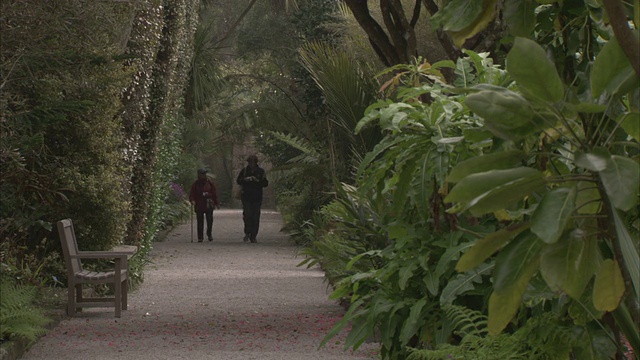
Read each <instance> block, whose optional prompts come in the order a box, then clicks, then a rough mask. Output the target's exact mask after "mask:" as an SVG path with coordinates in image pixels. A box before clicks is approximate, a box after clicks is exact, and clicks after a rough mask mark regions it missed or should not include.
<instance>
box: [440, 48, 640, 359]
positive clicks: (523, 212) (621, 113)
mask: <svg viewBox="0 0 640 360" xmlns="http://www.w3.org/2000/svg"><path fill="white" fill-rule="evenodd" d="M532 60H534V61H533V62H532ZM507 61H508V63H507V71H508V73H509V75H510V76H511V77H512V79H513V80H514V82H513V83H510V84H508V85H507V86H504V87H487V86H477V87H472V88H469V90H468V91H469V92H470V94H469V96H468V97H467V98H466V101H465V103H466V104H467V105H468V106H469V108H470V109H471V110H472V111H473V112H474V113H475V114H477V115H478V116H480V117H482V119H483V120H484V128H485V129H487V130H488V131H490V132H491V133H492V135H493V136H495V137H496V138H498V139H501V140H503V141H504V142H503V145H502V146H500V147H495V148H494V151H492V152H487V153H486V154H484V155H482V156H479V157H475V158H472V159H468V160H467V161H465V162H462V163H460V164H458V166H456V167H455V168H454V169H453V170H452V172H451V174H449V176H448V181H449V182H451V183H455V184H456V185H455V186H454V187H453V189H452V190H451V192H450V193H449V194H448V195H447V197H446V199H445V200H446V201H447V202H450V203H454V204H455V205H454V207H453V208H452V209H451V212H456V213H461V212H465V211H468V212H470V213H471V214H472V215H473V216H482V215H485V214H496V216H498V217H499V218H501V219H503V220H509V221H510V222H511V225H510V226H509V227H505V228H502V229H500V230H498V231H497V232H495V233H491V234H488V235H487V236H486V237H484V238H482V239H480V240H478V241H477V242H476V244H475V245H474V247H472V248H471V249H470V250H469V251H468V252H466V253H465V255H464V256H463V257H462V258H461V259H460V261H459V262H458V264H457V266H456V269H457V270H458V271H461V272H464V271H467V270H469V269H472V268H474V267H476V266H478V265H480V264H482V263H484V262H485V260H487V259H489V258H490V257H491V256H492V255H493V254H494V253H496V252H498V256H497V258H496V268H495V270H494V274H493V278H494V282H493V292H492V295H491V297H490V299H489V330H490V332H491V333H492V334H496V333H499V332H501V331H502V330H503V329H505V328H506V327H507V326H508V325H509V323H510V322H511V321H512V319H513V317H514V316H516V315H517V314H518V312H519V311H521V309H522V307H521V304H522V299H523V296H524V295H525V293H526V291H527V284H528V283H529V282H530V281H531V280H533V279H535V278H536V277H538V276H541V277H542V279H544V281H545V282H546V284H547V285H548V286H549V288H550V289H552V290H553V291H556V292H557V293H558V295H557V296H556V298H555V301H559V302H562V303H567V305H566V306H565V307H564V311H567V312H568V313H567V315H568V316H569V317H572V318H574V319H575V321H583V319H584V318H591V319H593V320H598V321H601V320H603V317H605V318H606V314H607V313H610V314H611V315H613V317H614V318H615V319H616V321H615V322H616V324H617V326H618V327H619V329H620V330H621V331H622V332H623V333H624V335H625V336H626V337H627V338H628V339H629V340H630V341H631V344H632V345H633V347H634V349H636V351H637V350H638V349H640V335H639V333H638V329H637V327H634V326H631V324H632V323H633V322H634V319H636V321H637V319H638V312H637V303H638V292H639V291H640V278H639V276H640V275H639V274H640V259H639V257H638V244H637V242H634V240H633V236H632V235H631V231H630V229H629V225H630V224H631V223H633V222H634V221H637V219H638V212H637V209H636V208H635V204H636V203H637V200H638V187H639V186H640V179H639V173H640V168H639V167H638V162H637V159H635V160H634V158H636V157H637V153H638V142H637V141H638V140H637V136H638V134H637V130H634V127H635V129H637V123H638V112H637V106H636V104H634V102H633V100H632V99H633V97H634V96H637V94H638V91H640V88H639V87H638V78H637V74H635V73H634V72H633V70H632V69H631V66H630V64H629V62H628V60H627V59H626V58H625V57H624V55H623V53H622V51H621V49H620V47H619V45H618V44H617V41H616V40H615V38H612V40H611V41H609V42H608V43H607V44H606V45H605V46H604V47H603V49H602V51H600V52H599V53H598V55H597V57H596V59H595V62H594V65H593V68H592V69H591V71H590V74H585V76H586V79H587V80H588V81H589V83H590V88H588V90H590V91H589V92H587V93H581V88H580V87H579V86H577V84H575V83H574V84H564V82H563V81H562V79H561V78H560V76H559V75H558V73H557V70H556V68H555V66H554V64H553V62H551V61H550V60H549V59H548V58H547V56H546V54H545V50H544V49H543V47H542V46H540V45H538V44H536V43H535V42H534V41H532V40H528V39H524V38H517V39H516V40H515V43H514V46H513V48H512V50H511V51H510V52H509V55H508V57H507ZM577 83H579V82H577ZM582 89H584V87H582ZM634 124H635V125H634ZM616 337H617V338H618V340H617V341H616V343H620V341H619V336H616Z"/></svg>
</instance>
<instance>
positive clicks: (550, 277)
mask: <svg viewBox="0 0 640 360" xmlns="http://www.w3.org/2000/svg"><path fill="white" fill-rule="evenodd" d="M583 235H584V233H583V231H582V230H575V231H574V232H573V234H572V235H571V236H568V237H567V238H564V239H562V240H561V241H558V242H557V243H555V244H552V245H547V246H545V247H544V248H543V250H542V253H541V256H540V257H541V259H540V272H541V273H542V276H543V277H544V279H545V281H546V282H547V284H548V285H549V287H550V288H551V289H552V290H554V291H558V290H563V291H564V292H566V293H567V294H568V295H569V296H571V297H572V298H574V299H580V296H581V295H582V293H583V292H584V289H585V288H586V286H587V284H588V283H589V281H590V280H591V278H592V277H593V274H594V273H595V271H596V267H594V264H595V263H596V260H597V244H596V241H595V240H594V239H593V238H592V237H587V236H583Z"/></svg>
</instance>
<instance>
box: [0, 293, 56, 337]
mask: <svg viewBox="0 0 640 360" xmlns="http://www.w3.org/2000/svg"><path fill="white" fill-rule="evenodd" d="M35 297H36V288H35V287H31V286H17V285H15V284H12V283H10V282H9V281H6V280H5V281H2V283H1V284H0V340H6V339H10V338H14V337H24V338H26V339H28V340H30V341H34V340H36V339H37V338H38V336H40V335H42V334H44V333H45V332H46V329H45V328H44V326H45V325H46V324H47V323H49V322H50V321H51V320H50V319H49V318H47V317H46V316H45V314H44V310H42V309H41V308H38V307H36V306H34V305H33V302H34V299H35Z"/></svg>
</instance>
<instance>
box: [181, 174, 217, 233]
mask: <svg viewBox="0 0 640 360" xmlns="http://www.w3.org/2000/svg"><path fill="white" fill-rule="evenodd" d="M189 201H191V205H192V206H193V207H194V211H195V212H196V222H197V223H198V242H202V240H203V239H204V236H203V235H204V234H203V232H204V231H203V230H204V218H205V216H206V218H207V239H209V241H213V235H212V231H213V209H214V208H217V209H220V203H219V201H218V193H217V191H216V185H215V184H214V183H213V180H211V179H209V178H208V177H207V170H206V169H198V179H197V180H196V181H194V182H193V184H192V185H191V191H190V192H189Z"/></svg>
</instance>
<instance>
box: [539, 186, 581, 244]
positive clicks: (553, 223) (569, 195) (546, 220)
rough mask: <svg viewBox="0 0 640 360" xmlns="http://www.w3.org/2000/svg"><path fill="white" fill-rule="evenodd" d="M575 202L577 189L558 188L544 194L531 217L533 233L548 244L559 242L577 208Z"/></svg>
mask: <svg viewBox="0 0 640 360" xmlns="http://www.w3.org/2000/svg"><path fill="white" fill-rule="evenodd" d="M575 201H576V189H575V187H571V188H557V189H553V190H551V191H549V192H548V193H546V194H544V196H543V197H542V201H540V204H539V205H538V207H537V208H536V211H535V212H534V213H533V216H532V217H531V222H532V225H531V232H533V233H534V234H536V235H538V237H539V238H540V239H542V241H544V242H546V243H547V244H553V243H555V242H556V241H558V239H560V236H561V235H562V233H563V232H564V229H565V227H566V226H567V223H568V222H569V219H571V215H572V214H573V211H574V210H575V208H576V203H575Z"/></svg>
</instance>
